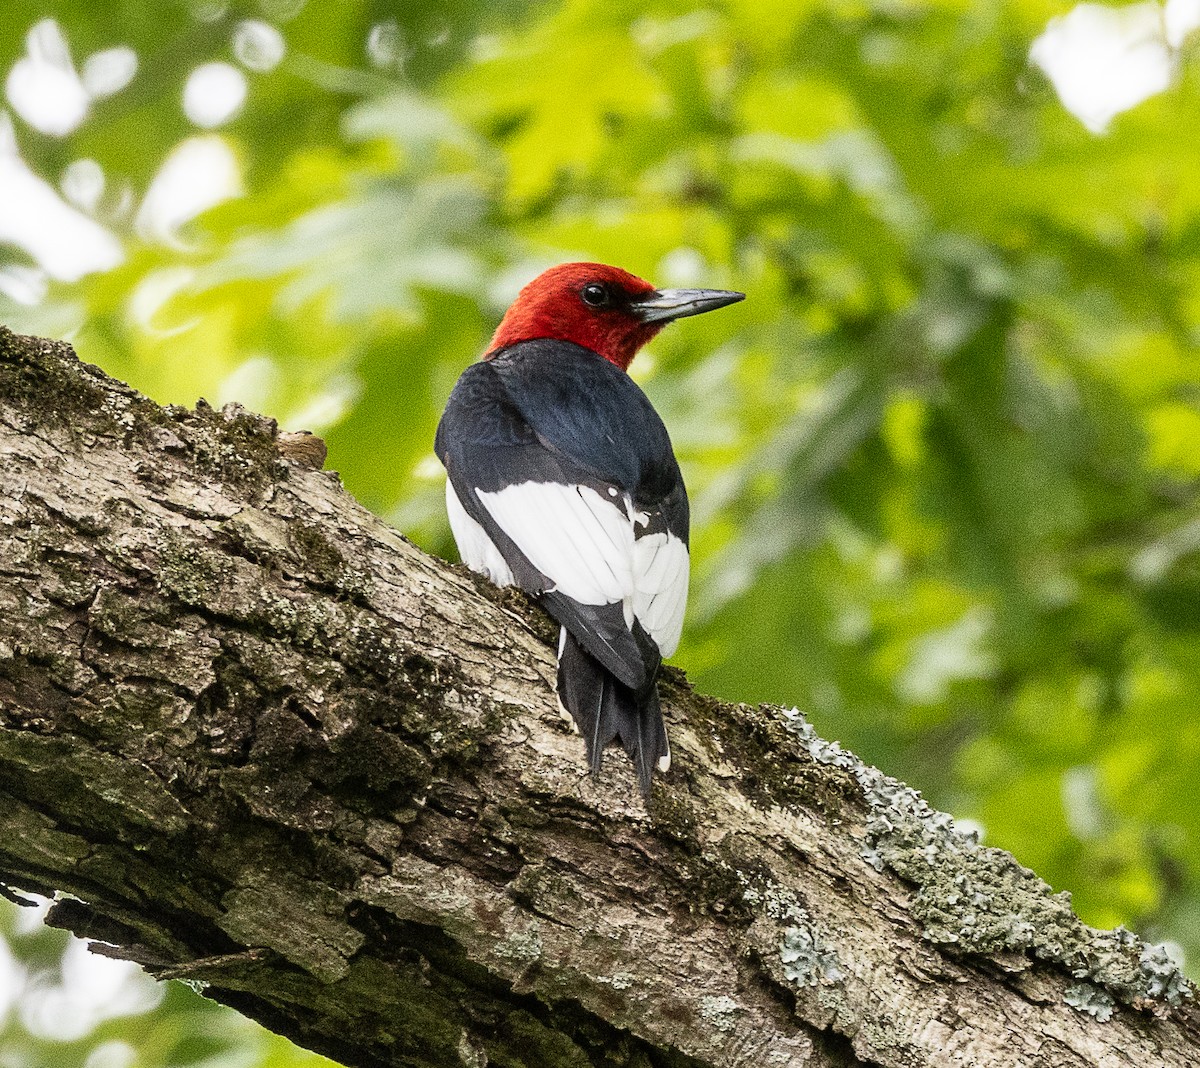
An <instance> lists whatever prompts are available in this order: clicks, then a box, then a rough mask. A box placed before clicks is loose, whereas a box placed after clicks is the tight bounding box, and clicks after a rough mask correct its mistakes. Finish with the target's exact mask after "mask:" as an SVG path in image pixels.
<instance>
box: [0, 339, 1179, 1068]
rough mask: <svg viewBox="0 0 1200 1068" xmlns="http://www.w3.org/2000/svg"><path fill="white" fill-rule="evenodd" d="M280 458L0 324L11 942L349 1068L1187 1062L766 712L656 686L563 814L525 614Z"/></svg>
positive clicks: (982, 882) (1074, 943)
mask: <svg viewBox="0 0 1200 1068" xmlns="http://www.w3.org/2000/svg"><path fill="white" fill-rule="evenodd" d="M295 445H296V443H295V442H294V441H288V442H284V443H282V445H281V443H280V441H279V440H278V439H277V435H276V432H275V426H274V424H273V423H271V422H270V421H268V420H265V419H262V418H260V417H258V416H254V415H251V414H248V413H246V412H244V411H243V410H241V409H240V408H237V407H229V408H226V409H225V410H223V411H221V412H215V411H213V410H211V409H210V408H208V407H207V406H206V405H204V404H201V405H200V406H199V407H198V408H197V409H196V410H195V411H187V410H184V409H179V408H159V407H158V406H156V405H154V404H152V403H151V402H150V401H148V400H146V399H145V398H143V397H141V396H139V395H138V394H137V393H135V392H133V391H132V390H130V389H129V388H128V387H126V386H123V385H121V384H119V383H117V382H114V381H112V380H110V379H108V378H106V377H105V376H104V375H103V374H102V373H101V372H100V371H98V370H97V369H95V368H93V367H88V366H85V365H82V364H79V363H78V362H77V361H76V359H75V357H74V355H73V354H72V353H71V351H70V349H69V348H68V347H67V346H65V345H62V344H57V343H53V342H47V341H40V340H37V339H31V338H19V337H15V336H14V335H12V334H10V333H8V332H6V331H0V457H2V458H3V461H2V463H0V574H2V576H3V580H2V583H0V883H3V884H6V885H7V886H10V887H12V888H14V889H23V890H26V891H30V892H38V893H42V894H51V893H53V892H54V891H63V892H65V893H66V894H68V895H70V896H62V897H60V899H59V901H58V903H57V904H56V905H55V906H54V908H53V909H52V911H51V914H50V922H52V923H54V924H57V925H60V926H63V927H68V928H70V929H71V930H73V931H75V932H76V933H78V934H81V935H83V936H85V937H88V938H92V939H96V940H98V941H99V942H100V943H103V945H102V946H99V947H97V948H99V949H101V951H103V952H105V953H109V954H112V955H118V956H123V957H126V958H129V959H131V960H136V961H138V962H140V963H141V964H143V965H144V966H145V967H146V968H147V969H149V970H150V971H151V972H152V973H154V974H157V975H159V976H163V977H185V978H188V979H190V980H197V981H200V982H203V983H204V984H206V992H207V993H208V994H209V996H211V997H214V998H216V999H218V1000H220V1001H223V1002H226V1003H227V1004H230V1005H233V1006H235V1007H236V1008H238V1009H240V1010H241V1011H242V1012H244V1013H246V1014H247V1015H248V1016H252V1017H254V1018H255V1019H258V1020H261V1021H262V1022H263V1023H265V1024H266V1025H267V1026H269V1027H271V1028H273V1029H275V1030H277V1031H280V1032H282V1033H283V1034H286V1035H288V1036H290V1037H291V1038H293V1039H294V1040H296V1041H298V1042H300V1043H301V1044H303V1045H306V1046H310V1047H312V1048H314V1049H317V1050H320V1051H322V1052H324V1053H327V1054H328V1055H330V1056H331V1057H334V1058H335V1059H338V1060H340V1061H342V1062H343V1063H345V1064H347V1065H352V1066H362V1068H367V1066H376V1065H389V1066H390V1065H422V1066H424V1065H466V1066H481V1065H486V1064H492V1065H580V1066H582V1065H589V1064H598V1063H601V1062H603V1063H610V1062H611V1063H619V1064H641V1065H645V1064H655V1065H722V1066H740V1065H747V1066H749V1065H755V1066H761V1065H767V1066H776V1065H778V1066H783V1065H815V1066H829V1068H832V1066H835V1065H836V1066H845V1065H858V1064H862V1065H866V1064H874V1065H888V1066H891V1065H905V1066H914V1065H967V1064H977V1065H987V1066H989V1068H1002V1066H1009V1065H1011V1066H1016V1065H1023V1066H1024V1065H1039V1066H1044V1068H1058V1066H1083V1065H1104V1066H1109V1065H1158V1064H1161V1065H1172V1066H1174V1065H1178V1066H1180V1068H1182V1066H1184V1065H1192V1064H1194V1063H1196V1061H1197V1058H1198V1057H1200V1026H1198V1016H1197V1010H1196V1007H1195V1004H1194V1002H1193V1001H1192V994H1191V990H1190V987H1189V986H1188V985H1187V983H1186V982H1185V981H1184V980H1183V979H1182V978H1181V976H1180V975H1179V974H1178V972H1177V971H1176V969H1175V968H1174V966H1173V965H1172V964H1171V963H1170V962H1169V961H1168V960H1167V959H1166V957H1165V956H1164V955H1163V954H1162V953H1161V951H1156V950H1153V949H1150V948H1148V947H1146V946H1144V945H1143V944H1142V943H1140V942H1139V941H1138V940H1137V939H1135V938H1134V937H1133V936H1131V935H1128V934H1125V933H1120V932H1100V931H1095V930H1092V929H1090V928H1087V927H1085V926H1084V925H1083V924H1082V923H1080V921H1079V920H1078V919H1076V917H1075V916H1074V915H1073V914H1072V912H1071V910H1070V907H1069V903H1068V901H1067V899H1066V896H1065V895H1054V894H1052V893H1051V892H1050V891H1049V889H1048V888H1047V887H1046V886H1045V884H1043V883H1042V882H1041V881H1040V880H1039V879H1037V878H1036V876H1034V875H1033V874H1032V873H1031V872H1029V871H1027V870H1025V869H1023V868H1021V867H1020V866H1019V865H1018V864H1017V863H1016V862H1015V861H1014V860H1013V859H1012V858H1011V857H1010V856H1009V855H1008V854H1006V853H1003V852H1001V851H999V850H995V849H988V848H984V847H981V846H979V845H978V844H977V843H976V842H975V841H974V840H973V839H971V838H970V837H967V836H964V835H961V834H959V833H958V832H956V831H955V830H954V828H953V826H952V824H951V822H950V820H949V818H948V817H945V816H943V815H941V814H939V813H936V812H933V811H931V810H930V809H929V808H928V807H927V806H926V805H925V804H924V802H922V801H921V800H920V798H919V797H918V796H917V795H916V794H915V793H913V792H912V791H911V790H909V789H908V788H907V787H905V786H903V785H902V784H900V783H898V782H895V781H894V780H892V779H888V778H886V777H885V776H883V775H882V774H881V773H879V772H878V771H876V770H875V769H873V768H869V767H866V766H864V765H863V764H862V763H860V762H859V761H858V760H857V759H856V758H854V757H853V756H851V755H850V754H848V753H845V752H843V751H842V750H840V749H839V748H838V746H837V745H836V744H830V743H827V742H824V741H822V740H821V739H819V738H817V737H816V736H815V735H814V734H813V733H812V731H811V729H810V728H809V727H808V725H807V724H806V723H805V721H804V719H803V718H802V717H801V716H799V715H798V714H796V713H789V712H784V711H782V710H780V709H776V708H769V707H762V708H757V709H755V708H749V707H746V706H744V705H738V706H728V705H722V704H719V703H718V702H716V701H714V700H711V699H710V698H706V697H703V696H700V695H698V694H695V693H693V692H692V691H691V690H690V689H689V687H688V686H687V684H686V682H685V681H684V679H683V677H682V675H681V674H679V673H678V672H675V671H669V672H668V674H667V678H666V680H665V683H664V698H665V700H664V705H665V708H666V712H667V718H668V721H669V726H670V730H671V735H672V747H673V750H674V768H673V770H672V771H671V773H670V774H669V775H668V776H666V777H665V778H664V779H662V780H661V781H659V782H657V783H656V785H655V788H654V794H653V797H652V799H651V801H650V803H649V805H648V806H644V805H643V803H642V801H641V799H640V798H639V795H638V792H637V789H636V787H635V784H634V780H633V775H632V769H631V768H630V766H629V764H628V762H627V761H626V760H624V759H622V758H621V757H620V756H619V754H615V755H613V756H610V757H609V759H608V760H607V761H606V764H605V771H604V774H603V775H602V776H601V777H600V779H599V780H598V781H595V782H593V781H592V780H591V779H589V778H588V777H587V776H586V774H585V773H584V762H583V746H582V742H581V741H580V740H579V739H578V738H577V737H576V736H574V735H573V734H572V733H571V732H570V731H569V729H568V728H567V727H566V725H565V724H564V723H563V721H562V720H561V719H560V717H559V715H558V711H557V708H556V705H555V699H554V693H553V678H554V661H553V654H552V650H551V648H550V644H551V641H552V639H553V636H554V631H555V628H554V627H552V626H551V625H550V624H549V622H548V621H547V619H546V618H545V617H544V616H543V615H542V614H541V612H540V611H539V610H538V609H537V608H535V607H533V606H532V605H530V604H529V603H528V602H527V601H526V600H525V599H524V598H523V597H521V596H520V595H514V594H512V593H503V592H500V591H497V590H495V589H493V588H491V587H490V586H488V585H487V584H486V583H483V582H481V581H480V580H478V579H476V578H474V577H473V576H471V575H469V574H467V573H465V572H464V571H462V570H461V569H459V568H453V567H450V566H448V565H446V564H443V563H441V562H440V561H438V560H435V559H433V558H431V557H429V556H426V555H425V554H424V553H422V552H421V551H420V550H418V549H417V548H415V547H414V546H413V545H411V544H410V543H409V542H407V541H406V540H405V539H404V538H403V537H401V536H400V535H398V534H396V533H395V532H394V531H392V530H390V529H389V528H388V527H386V526H385V525H384V524H383V523H381V522H380V521H379V520H378V519H376V518H375V517H374V516H372V515H371V514H369V513H368V512H366V511H365V510H364V509H363V508H361V507H360V506H359V505H358V504H357V503H355V501H354V500H353V499H351V498H350V497H349V496H348V495H347V494H346V493H345V492H344V491H343V490H342V488H341V486H340V483H339V481H338V479H337V477H336V475H333V474H330V473H326V472H323V471H320V470H315V469H313V467H312V466H305V464H306V463H311V462H312V458H313V457H316V462H318V463H319V455H318V453H317V451H314V450H313V449H311V448H308V449H305V448H300V449H298V450H297V449H296V448H295ZM281 449H282V451H281ZM289 456H290V457H296V458H297V459H289V458H287V457H289ZM605 1058H608V1059H605Z"/></svg>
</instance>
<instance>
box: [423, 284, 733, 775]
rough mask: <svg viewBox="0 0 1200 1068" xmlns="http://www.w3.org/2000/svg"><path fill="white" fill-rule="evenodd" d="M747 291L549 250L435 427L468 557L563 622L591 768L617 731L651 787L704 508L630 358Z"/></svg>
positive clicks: (570, 694)
mask: <svg viewBox="0 0 1200 1068" xmlns="http://www.w3.org/2000/svg"><path fill="white" fill-rule="evenodd" d="M744 298H745V294H744V293H737V292H733V291H731V290H720V289H657V288H655V287H654V286H653V285H651V284H650V283H649V282H647V281H645V280H644V279H642V278H639V277H637V276H636V275H633V274H630V273H629V272H627V271H624V270H622V269H621V268H619V267H611V266H607V265H605V264H600V263H564V264H559V265H558V266H556V267H551V268H550V269H549V270H546V271H544V272H542V273H541V274H539V275H538V276H537V277H536V278H534V279H533V281H531V282H529V283H528V284H527V285H526V286H525V287H524V288H523V289H522V290H521V291H520V293H519V294H518V296H517V299H516V301H514V303H513V304H512V305H511V306H510V307H509V309H508V311H507V312H506V313H505V315H504V317H503V318H502V320H501V322H500V325H499V326H498V327H497V329H496V332H495V334H494V336H493V337H492V340H491V343H490V344H489V345H488V347H487V349H486V350H485V352H484V353H483V356H482V358H481V359H480V360H479V361H478V362H476V363H474V364H472V365H471V366H469V367H468V368H467V369H466V370H465V371H464V372H463V373H462V375H461V377H460V378H459V379H458V382H457V383H456V384H455V386H454V389H453V391H452V392H451V394H450V397H449V400H448V401H447V403H446V408H445V411H444V412H443V414H442V417H441V420H440V422H439V423H438V428H437V435H436V438H435V441H434V451H435V452H436V453H437V456H438V458H439V459H440V460H441V462H442V464H443V466H444V467H445V469H446V474H447V478H446V509H447V513H448V516H449V520H450V528H451V532H452V533H453V535H454V540H455V542H456V544H457V546H458V550H459V555H460V556H461V557H462V560H463V562H464V563H465V564H466V565H467V566H468V567H469V568H471V569H472V570H474V571H476V572H479V573H480V574H482V575H485V576H486V577H487V578H488V579H490V580H491V581H492V582H493V583H495V584H496V585H498V586H510V585H515V586H517V587H519V588H520V589H522V590H524V591H525V592H526V593H527V594H529V595H530V596H531V597H533V598H534V600H536V601H537V602H538V603H540V604H541V605H542V606H543V607H544V608H545V609H546V610H547V611H548V612H549V614H550V615H551V616H552V617H553V618H554V619H555V620H556V621H557V622H558V623H559V626H560V630H559V640H558V671H557V678H556V688H557V694H558V700H559V706H560V710H562V711H563V713H564V718H569V720H570V721H572V722H573V723H574V726H575V728H576V729H577V730H578V731H579V733H580V734H581V735H582V736H583V738H584V741H585V743H586V747H587V760H588V765H589V767H590V770H591V772H592V774H593V775H598V774H599V772H600V769H601V766H602V760H603V752H604V749H605V748H606V747H607V746H608V745H609V744H610V743H612V742H614V741H616V742H619V743H620V744H621V745H622V746H623V747H624V749H625V751H626V753H627V754H628V755H629V757H630V758H631V760H632V761H633V763H634V766H635V768H636V773H637V780H638V784H639V787H640V789H641V792H642V794H643V795H644V796H646V797H649V795H650V792H651V787H652V781H653V775H654V770H655V769H656V768H657V769H658V770H659V771H663V772H665V771H666V770H668V768H669V767H670V762H671V749H670V743H669V741H668V739H667V730H666V724H665V723H664V721H663V716H662V711H661V709H660V707H659V699H658V687H657V679H658V674H659V669H660V666H661V664H662V661H663V659H664V658H666V657H669V656H671V654H673V653H674V652H675V650H676V647H677V646H678V645H679V639H680V635H681V632H682V629H683V617H684V609H685V606H686V604H687V594H688V578H689V570H690V566H689V565H690V556H689V542H688V535H689V510H688V496H687V490H686V488H685V487H684V483H683V476H682V474H681V473H680V470H679V464H678V463H677V461H676V459H675V453H674V450H673V449H672V447H671V439H670V437H669V435H668V433H667V429H666V427H665V426H664V425H663V421H662V419H661V418H660V417H659V415H658V413H657V412H656V411H655V410H654V407H653V406H652V405H651V403H650V400H649V398H647V396H646V394H645V393H643V392H642V390H641V388H640V387H639V386H638V385H637V383H636V382H634V381H633V379H632V378H630V377H629V375H628V373H627V372H628V369H629V365H630V363H631V361H632V360H633V358H634V356H635V355H636V354H637V352H638V350H639V349H641V348H642V346H643V345H645V344H646V343H647V342H648V341H650V340H651V339H652V338H653V337H654V336H655V335H656V334H657V333H658V332H659V331H660V330H662V328H663V327H665V326H666V325H667V324H668V323H671V322H673V321H674V320H676V319H682V318H685V317H686V316H690V315H698V314H699V313H701V312H706V311H711V310H713V309H716V308H721V307H725V306H726V305H729V304H733V303H735V302H737V301H740V300H743V299H744Z"/></svg>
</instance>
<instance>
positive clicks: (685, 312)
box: [629, 289, 746, 323]
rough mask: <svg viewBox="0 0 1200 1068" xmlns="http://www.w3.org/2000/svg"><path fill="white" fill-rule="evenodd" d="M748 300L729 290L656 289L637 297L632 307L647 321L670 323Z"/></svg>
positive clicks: (635, 312)
mask: <svg viewBox="0 0 1200 1068" xmlns="http://www.w3.org/2000/svg"><path fill="white" fill-rule="evenodd" d="M745 299H746V294H745V293H734V292H733V291H732V290H729V289H656V290H655V291H654V292H653V293H647V294H646V295H645V296H642V297H635V298H634V299H633V300H632V301H630V303H629V310H630V311H631V312H633V314H634V315H636V316H637V317H638V318H639V319H641V320H642V322H643V323H669V322H670V321H671V320H672V319H685V318H686V317H687V316H689V315H699V314H700V313H701V312H706V311H712V310H713V309H714V308H723V307H725V305H726V304H736V303H737V302H738V301H739V300H745Z"/></svg>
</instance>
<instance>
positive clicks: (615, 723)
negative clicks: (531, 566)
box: [558, 631, 671, 796]
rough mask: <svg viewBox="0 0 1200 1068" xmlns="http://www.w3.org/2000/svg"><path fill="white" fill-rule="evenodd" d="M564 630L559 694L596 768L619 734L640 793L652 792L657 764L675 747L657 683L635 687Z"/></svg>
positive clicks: (598, 767)
mask: <svg viewBox="0 0 1200 1068" xmlns="http://www.w3.org/2000/svg"><path fill="white" fill-rule="evenodd" d="M564 635H565V636H564V641H563V643H562V652H560V653H559V657H558V696H559V700H560V701H562V704H563V707H564V708H565V709H566V710H567V711H568V712H569V713H570V714H571V717H572V719H574V720H575V725H576V726H577V727H578V728H579V733H580V734H582V735H583V739H584V741H585V742H586V744H587V751H588V765H589V767H590V769H591V772H592V774H593V775H597V774H599V772H600V765H601V762H602V760H603V759H604V749H605V747H606V746H608V745H609V743H611V742H613V741H614V740H619V741H620V742H621V744H622V746H624V748H625V752H626V753H628V754H629V757H630V759H631V760H632V761H633V763H634V767H636V768H637V777H638V785H639V786H640V787H641V789H642V793H643V794H645V795H646V796H649V794H650V785H651V780H652V778H653V775H654V769H655V767H656V766H659V765H660V762H663V761H664V758H668V759H669V757H670V752H671V751H670V747H669V746H668V744H667V725H666V723H664V722H663V717H662V710H661V709H660V708H659V704H658V688H657V686H656V684H655V683H654V682H653V681H651V683H650V685H649V686H648V687H647V688H646V690H645V691H643V692H642V693H641V694H639V693H637V692H636V691H634V690H631V689H630V688H629V687H628V686H626V685H624V684H623V683H621V682H618V681H617V679H616V677H615V676H614V675H613V674H612V673H611V672H610V671H609V670H608V669H607V668H606V667H604V666H603V665H602V664H601V663H599V662H598V661H597V660H596V659H595V658H594V657H593V656H592V655H591V654H590V653H589V652H588V651H587V650H586V649H584V648H583V646H582V645H580V644H579V642H577V641H576V640H575V637H574V635H572V634H571V633H570V632H569V631H566V632H564ZM664 766H665V764H664Z"/></svg>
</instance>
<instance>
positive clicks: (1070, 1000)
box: [1063, 983, 1116, 1023]
mask: <svg viewBox="0 0 1200 1068" xmlns="http://www.w3.org/2000/svg"><path fill="white" fill-rule="evenodd" d="M1063 1001H1065V1002H1066V1003H1067V1004H1068V1005H1070V1006H1071V1008H1073V1009H1078V1010H1079V1011H1080V1012H1086V1013H1087V1014H1088V1015H1089V1016H1095V1017H1096V1019H1097V1020H1099V1021H1100V1022H1101V1023H1107V1022H1108V1021H1109V1020H1110V1019H1111V1018H1112V1014H1113V1009H1114V1008H1116V1005H1115V1004H1114V1002H1113V999H1112V998H1111V997H1109V996H1108V995H1107V994H1106V993H1105V992H1104V991H1103V990H1101V989H1100V988H1099V987H1097V986H1093V985H1092V984H1091V983H1076V984H1075V985H1074V986H1072V987H1068V988H1067V992H1066V993H1065V994H1063Z"/></svg>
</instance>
